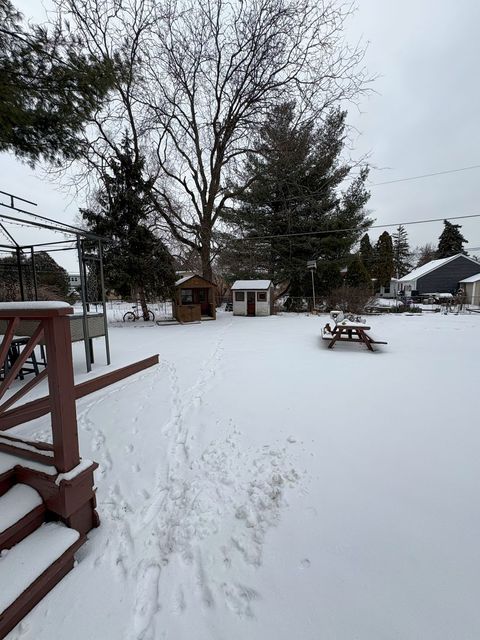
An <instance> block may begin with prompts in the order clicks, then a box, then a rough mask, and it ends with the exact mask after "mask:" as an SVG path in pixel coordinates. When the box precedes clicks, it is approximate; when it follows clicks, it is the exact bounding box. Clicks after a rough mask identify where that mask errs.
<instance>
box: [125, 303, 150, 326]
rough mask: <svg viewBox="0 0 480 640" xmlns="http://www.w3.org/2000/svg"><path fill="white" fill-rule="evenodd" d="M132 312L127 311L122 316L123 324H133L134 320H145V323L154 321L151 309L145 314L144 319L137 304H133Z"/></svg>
mask: <svg viewBox="0 0 480 640" xmlns="http://www.w3.org/2000/svg"><path fill="white" fill-rule="evenodd" d="M132 309H133V311H127V313H125V314H124V316H123V322H135V321H136V320H145V321H151V322H153V321H154V320H155V314H154V313H153V311H152V310H151V309H149V310H148V312H147V318H144V315H143V312H142V310H141V308H140V311H139V304H138V302H137V304H134V305H133V306H132Z"/></svg>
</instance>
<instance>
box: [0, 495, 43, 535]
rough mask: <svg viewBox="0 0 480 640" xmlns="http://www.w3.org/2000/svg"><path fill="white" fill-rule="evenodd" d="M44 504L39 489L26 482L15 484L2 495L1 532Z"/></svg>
mask: <svg viewBox="0 0 480 640" xmlns="http://www.w3.org/2000/svg"><path fill="white" fill-rule="evenodd" d="M42 505H43V500H42V498H41V496H40V494H39V493H38V491H36V490H35V489H33V488H32V487H29V486H28V485H26V484H16V485H14V486H13V487H12V488H11V489H9V490H8V491H7V492H6V493H5V494H4V495H3V496H1V497H0V533H3V532H4V531H5V530H6V529H8V528H9V527H11V526H13V525H14V524H16V523H17V522H18V521H19V520H21V519H22V518H24V517H25V516H26V515H28V514H29V513H30V512H31V511H33V510H34V509H37V508H38V507H40V506H42Z"/></svg>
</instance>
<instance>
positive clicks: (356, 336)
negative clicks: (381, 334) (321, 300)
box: [322, 313, 388, 351]
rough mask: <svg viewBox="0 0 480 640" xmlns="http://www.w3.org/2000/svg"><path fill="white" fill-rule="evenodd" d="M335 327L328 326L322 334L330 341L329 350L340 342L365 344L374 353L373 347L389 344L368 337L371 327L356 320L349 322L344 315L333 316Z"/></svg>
mask: <svg viewBox="0 0 480 640" xmlns="http://www.w3.org/2000/svg"><path fill="white" fill-rule="evenodd" d="M331 319H332V323H333V327H331V326H330V324H327V325H326V326H325V327H324V329H323V332H322V338H323V339H324V340H329V343H328V347H327V348H328V349H333V347H334V346H335V343H336V342H338V341H340V342H363V344H364V345H365V346H366V347H367V349H369V350H370V351H373V347H372V345H374V344H388V343H387V342H383V341H381V340H375V339H374V338H372V336H370V335H368V333H367V331H370V327H369V326H367V325H366V324H365V323H363V322H358V321H356V320H349V319H347V318H345V317H344V315H343V313H336V314H332V315H331Z"/></svg>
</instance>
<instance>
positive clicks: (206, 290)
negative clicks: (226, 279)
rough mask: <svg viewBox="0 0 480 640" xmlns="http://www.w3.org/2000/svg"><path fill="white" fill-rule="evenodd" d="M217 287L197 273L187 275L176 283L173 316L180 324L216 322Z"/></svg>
mask: <svg viewBox="0 0 480 640" xmlns="http://www.w3.org/2000/svg"><path fill="white" fill-rule="evenodd" d="M216 290H217V288H216V286H215V285H214V284H213V282H210V280H207V279H206V278H203V277H202V276H199V275H198V274H196V273H187V274H186V275H183V276H182V277H181V278H179V279H178V280H177V281H176V282H175V298H174V300H173V315H174V316H175V318H176V319H177V320H178V321H179V322H196V321H199V320H206V319H209V320H215V318H216V304H215V303H216V300H215V298H216Z"/></svg>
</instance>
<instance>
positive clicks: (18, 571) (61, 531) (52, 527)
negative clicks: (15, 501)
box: [0, 522, 80, 616]
mask: <svg viewBox="0 0 480 640" xmlns="http://www.w3.org/2000/svg"><path fill="white" fill-rule="evenodd" d="M79 538H80V534H79V533H78V531H76V530H75V529H70V528H68V527H66V526H64V525H63V524H59V523H57V522H49V523H46V524H43V525H42V526H41V527H39V528H38V529H37V530H36V531H34V532H33V533H31V534H30V535H29V536H27V537H26V538H25V539H24V540H22V541H21V542H19V543H18V544H17V545H15V546H14V547H12V549H10V550H9V551H8V552H7V553H5V552H4V553H3V554H2V556H1V557H0V575H3V576H8V580H5V581H4V584H3V586H2V589H1V590H0V616H2V614H3V613H4V612H5V610H6V609H8V607H10V606H11V605H12V604H13V603H14V602H15V601H16V600H17V599H18V598H19V597H20V596H21V595H22V594H23V593H24V592H25V591H26V590H27V589H28V588H29V587H30V585H32V583H34V582H35V580H37V579H39V578H40V576H42V574H44V573H45V572H46V571H47V569H49V567H51V565H52V564H54V563H55V562H56V561H57V560H59V559H60V558H61V557H62V556H63V554H64V553H65V552H67V551H68V550H69V549H70V548H71V547H73V546H74V545H75V543H76V542H77V541H78V540H79Z"/></svg>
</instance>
